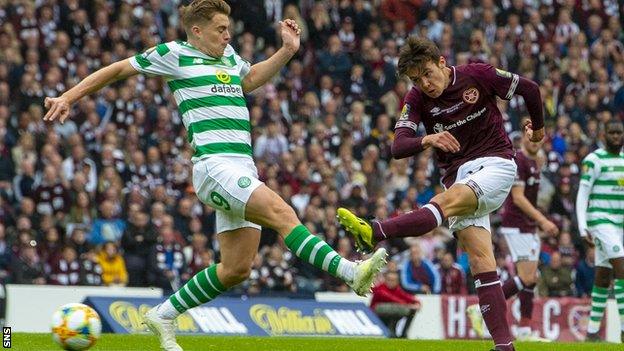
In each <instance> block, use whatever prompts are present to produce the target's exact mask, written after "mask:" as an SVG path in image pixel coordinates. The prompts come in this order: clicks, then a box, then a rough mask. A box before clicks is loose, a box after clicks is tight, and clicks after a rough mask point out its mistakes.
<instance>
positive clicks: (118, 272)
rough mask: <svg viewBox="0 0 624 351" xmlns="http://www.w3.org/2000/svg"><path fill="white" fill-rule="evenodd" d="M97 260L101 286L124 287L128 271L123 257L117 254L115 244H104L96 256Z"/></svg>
mask: <svg viewBox="0 0 624 351" xmlns="http://www.w3.org/2000/svg"><path fill="white" fill-rule="evenodd" d="M97 260H98V263H99V264H100V266H101V267H102V284H104V285H117V286H126V285H127V284H128V271H127V270H126V263H125V261H124V259H123V256H121V254H120V253H119V248H118V247H117V244H116V243H115V242H113V241H108V242H106V243H104V246H102V249H101V250H100V252H99V253H98V254H97Z"/></svg>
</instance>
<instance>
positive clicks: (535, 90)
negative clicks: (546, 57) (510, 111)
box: [473, 64, 544, 142]
mask: <svg viewBox="0 0 624 351" xmlns="http://www.w3.org/2000/svg"><path fill="white" fill-rule="evenodd" d="M473 67H474V69H475V73H478V77H477V78H478V79H479V80H481V81H483V82H485V84H487V85H489V86H490V88H491V89H492V90H493V92H494V93H495V94H496V95H497V96H498V97H500V98H501V99H505V100H511V98H513V96H514V95H520V96H522V97H523V98H524V103H525V104H526V108H527V111H528V112H529V116H530V117H531V123H529V124H528V127H529V129H530V132H529V138H530V139H531V141H534V142H538V141H541V140H542V139H543V138H544V110H543V108H542V95H541V93H540V89H539V86H538V85H537V83H535V82H534V81H532V80H530V79H526V78H524V77H521V76H519V75H518V74H516V73H511V72H507V71H504V70H501V69H496V68H494V67H492V66H491V65H488V64H476V65H474V66H473Z"/></svg>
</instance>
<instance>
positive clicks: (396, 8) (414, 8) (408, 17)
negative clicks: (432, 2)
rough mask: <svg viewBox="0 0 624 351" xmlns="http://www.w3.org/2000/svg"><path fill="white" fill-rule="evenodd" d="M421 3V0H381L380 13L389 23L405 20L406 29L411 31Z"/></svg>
mask: <svg viewBox="0 0 624 351" xmlns="http://www.w3.org/2000/svg"><path fill="white" fill-rule="evenodd" d="M422 5H423V1H422V0H383V1H382V2H381V13H382V15H383V18H384V19H385V20H387V21H388V22H389V23H394V22H397V21H403V22H405V27H406V29H407V31H408V32H409V31H412V29H413V28H414V25H415V24H416V19H417V18H418V17H419V11H420V8H421V6H422Z"/></svg>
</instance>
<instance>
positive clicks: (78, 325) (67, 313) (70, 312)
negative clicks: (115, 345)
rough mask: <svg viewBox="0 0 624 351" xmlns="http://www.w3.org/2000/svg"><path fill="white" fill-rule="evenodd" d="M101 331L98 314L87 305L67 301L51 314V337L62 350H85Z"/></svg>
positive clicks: (91, 344) (93, 342)
mask: <svg viewBox="0 0 624 351" xmlns="http://www.w3.org/2000/svg"><path fill="white" fill-rule="evenodd" d="M101 332H102V322H100V316H98V314H97V312H95V310H94V309H93V308H91V307H89V306H87V305H83V304H81V303H69V304H67V305H63V306H61V307H60V308H59V309H58V310H56V312H54V315H52V339H54V341H55V342H56V343H57V344H58V345H59V346H60V347H62V348H63V349H64V350H71V351H81V350H86V349H88V348H90V347H91V346H93V344H95V341H96V340H97V339H98V338H99V337H100V333H101Z"/></svg>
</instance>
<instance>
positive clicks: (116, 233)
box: [89, 200, 126, 245]
mask: <svg viewBox="0 0 624 351" xmlns="http://www.w3.org/2000/svg"><path fill="white" fill-rule="evenodd" d="M114 212H115V204H114V203H113V202H112V201H109V200H106V201H104V202H102V204H101V205H100V216H101V217H100V218H97V219H96V220H95V221H94V222H93V228H92V230H91V235H90V236H89V242H90V243H91V244H93V245H100V244H103V243H104V242H107V241H119V240H120V239H121V237H122V235H123V232H124V229H125V227H126V222H125V221H124V220H123V219H121V218H115V214H114Z"/></svg>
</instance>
